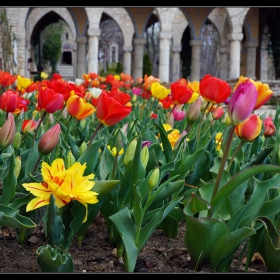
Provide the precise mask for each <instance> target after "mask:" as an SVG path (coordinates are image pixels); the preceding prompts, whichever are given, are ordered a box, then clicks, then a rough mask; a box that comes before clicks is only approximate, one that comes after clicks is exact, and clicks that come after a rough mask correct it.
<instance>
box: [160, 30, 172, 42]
mask: <svg viewBox="0 0 280 280" xmlns="http://www.w3.org/2000/svg"><path fill="white" fill-rule="evenodd" d="M171 38H172V33H171V32H167V31H161V32H160V33H159V39H167V40H170V39H171Z"/></svg>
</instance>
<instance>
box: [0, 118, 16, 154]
mask: <svg viewBox="0 0 280 280" xmlns="http://www.w3.org/2000/svg"><path fill="white" fill-rule="evenodd" d="M15 133H16V126H15V119H14V115H13V114H10V115H9V117H8V119H7V120H6V121H5V123H4V124H3V126H2V127H1V128H0V150H3V149H5V148H7V147H8V146H10V145H11V144H12V143H13V141H14V137H15Z"/></svg>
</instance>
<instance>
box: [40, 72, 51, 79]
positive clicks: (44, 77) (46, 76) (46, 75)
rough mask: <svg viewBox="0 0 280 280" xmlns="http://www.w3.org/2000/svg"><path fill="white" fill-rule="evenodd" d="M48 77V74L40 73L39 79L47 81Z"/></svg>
mask: <svg viewBox="0 0 280 280" xmlns="http://www.w3.org/2000/svg"><path fill="white" fill-rule="evenodd" d="M48 76H49V74H47V73H45V72H41V78H42V79H47V78H48Z"/></svg>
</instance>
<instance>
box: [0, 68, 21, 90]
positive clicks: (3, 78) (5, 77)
mask: <svg viewBox="0 0 280 280" xmlns="http://www.w3.org/2000/svg"><path fill="white" fill-rule="evenodd" d="M16 79H17V75H14V76H13V75H11V74H10V73H9V72H3V71H1V70H0V85H1V86H2V87H8V86H10V85H12V84H13V83H14V82H15V81H16Z"/></svg>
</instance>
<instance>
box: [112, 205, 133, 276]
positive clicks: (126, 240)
mask: <svg viewBox="0 0 280 280" xmlns="http://www.w3.org/2000/svg"><path fill="white" fill-rule="evenodd" d="M109 220H110V221H111V222H112V223H113V224H114V226H115V228H116V229H117V231H118V232H119V233H120V236H121V239H122V242H123V245H124V251H125V254H126V257H125V261H124V267H125V270H126V271H127V272H133V271H134V268H135V265H136V260H137V257H138V248H137V246H136V244H135V238H136V228H135V225H134V222H133V219H132V217H131V215H130V212H129V210H128V208H127V207H125V208H123V209H122V210H120V211H119V212H117V213H116V214H114V215H112V216H110V217H109Z"/></svg>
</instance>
